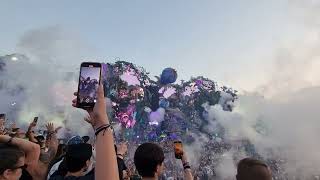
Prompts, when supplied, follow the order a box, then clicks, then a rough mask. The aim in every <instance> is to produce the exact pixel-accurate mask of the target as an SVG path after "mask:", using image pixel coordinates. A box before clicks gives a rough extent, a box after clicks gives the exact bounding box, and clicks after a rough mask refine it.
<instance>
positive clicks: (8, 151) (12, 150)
mask: <svg viewBox="0 0 320 180" xmlns="http://www.w3.org/2000/svg"><path fill="white" fill-rule="evenodd" d="M24 155H25V154H24V152H23V151H22V150H20V149H19V148H18V147H15V146H9V145H6V144H0V159H1V161H0V174H2V173H3V172H4V171H5V170H7V169H11V168H15V166H16V164H17V162H18V161H19V159H20V158H21V157H24Z"/></svg>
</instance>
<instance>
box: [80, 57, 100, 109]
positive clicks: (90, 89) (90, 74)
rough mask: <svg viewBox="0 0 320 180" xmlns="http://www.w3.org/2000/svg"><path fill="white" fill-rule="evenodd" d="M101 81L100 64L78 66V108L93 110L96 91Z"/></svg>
mask: <svg viewBox="0 0 320 180" xmlns="http://www.w3.org/2000/svg"><path fill="white" fill-rule="evenodd" d="M100 79H101V64H100V63H92V62H84V63H82V64H81V66H80V76H79V86H78V97H77V101H78V103H77V104H78V107H81V108H93V107H94V104H95V103H96V101H97V90H98V87H99V83H100Z"/></svg>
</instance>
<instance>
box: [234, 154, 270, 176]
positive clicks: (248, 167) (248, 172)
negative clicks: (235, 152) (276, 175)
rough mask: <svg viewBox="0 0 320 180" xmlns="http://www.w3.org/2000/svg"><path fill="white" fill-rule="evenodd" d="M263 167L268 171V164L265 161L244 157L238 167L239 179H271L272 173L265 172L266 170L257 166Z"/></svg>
mask: <svg viewBox="0 0 320 180" xmlns="http://www.w3.org/2000/svg"><path fill="white" fill-rule="evenodd" d="M259 166H260V167H263V168H265V169H266V170H267V171H268V165H267V164H266V163H264V162H263V161H260V160H257V159H252V158H245V159H242V160H241V161H240V162H239V164H238V168H237V180H242V179H245V180H251V179H257V178H258V179H261V180H264V179H271V174H270V173H265V172H266V171H264V172H263V171H261V169H260V170H259V169H257V167H259Z"/></svg>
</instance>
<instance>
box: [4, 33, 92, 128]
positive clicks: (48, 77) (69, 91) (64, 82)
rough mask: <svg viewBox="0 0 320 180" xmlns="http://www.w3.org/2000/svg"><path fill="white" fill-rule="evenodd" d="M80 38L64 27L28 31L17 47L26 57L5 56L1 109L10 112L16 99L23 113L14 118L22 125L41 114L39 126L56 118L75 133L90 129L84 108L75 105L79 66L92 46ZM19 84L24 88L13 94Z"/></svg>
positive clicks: (54, 120)
mask: <svg viewBox="0 0 320 180" xmlns="http://www.w3.org/2000/svg"><path fill="white" fill-rule="evenodd" d="M78 39H79V38H77V37H76V36H74V35H73V34H72V33H68V32H66V31H65V30H64V29H62V28H60V27H49V28H44V29H37V30H32V31H29V32H27V33H25V34H24V35H23V37H22V38H21V40H20V42H19V43H18V47H17V49H18V52H19V53H22V54H24V55H25V56H21V55H15V54H13V55H12V57H11V59H10V58H5V63H6V67H5V69H6V70H5V71H4V72H3V73H4V74H3V75H2V76H1V77H0V80H1V82H4V84H3V89H2V90H0V94H1V103H0V107H1V109H2V110H6V111H10V109H12V108H14V107H12V105H11V104H12V102H16V105H15V106H16V107H17V108H18V109H15V110H17V111H18V113H19V114H18V117H16V119H14V121H16V122H18V123H20V124H21V125H23V124H24V125H26V124H28V123H30V122H31V121H32V119H33V117H34V116H39V128H44V126H43V125H44V124H45V122H48V121H53V122H54V123H55V124H56V125H57V126H59V125H63V124H64V123H65V124H66V125H67V126H68V127H69V128H70V129H72V130H73V131H74V133H80V134H82V133H83V132H84V131H86V130H85V129H86V128H87V127H88V126H86V123H84V121H83V116H84V113H82V115H81V113H79V112H78V111H80V110H76V109H75V108H72V107H71V100H72V99H73V98H74V97H73V92H74V91H75V90H76V89H77V81H78V80H77V78H78V73H79V69H78V67H79V66H80V63H81V62H82V61H85V60H86V58H85V57H87V56H88V55H89V54H86V53H87V52H88V50H85V49H88V48H86V47H85V46H83V45H82V44H83V43H81V42H79V40H78ZM12 58H14V60H15V61H12ZM17 87H22V88H23V91H22V92H21V93H20V95H19V96H16V95H15V96H11V95H10V91H12V90H14V89H17ZM17 98H19V99H17ZM8 118H10V117H8ZM75 131H79V132H75ZM81 131H82V132H81Z"/></svg>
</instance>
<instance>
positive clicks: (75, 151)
mask: <svg viewBox="0 0 320 180" xmlns="http://www.w3.org/2000/svg"><path fill="white" fill-rule="evenodd" d="M91 156H92V146H91V145H90V144H84V143H81V144H72V145H69V146H68V150H67V153H66V156H65V160H66V165H67V170H68V171H69V172H78V171H80V170H81V169H82V168H84V167H85V166H86V162H87V161H88V160H90V158H91Z"/></svg>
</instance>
